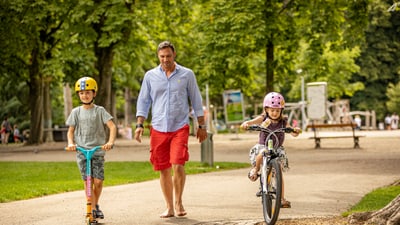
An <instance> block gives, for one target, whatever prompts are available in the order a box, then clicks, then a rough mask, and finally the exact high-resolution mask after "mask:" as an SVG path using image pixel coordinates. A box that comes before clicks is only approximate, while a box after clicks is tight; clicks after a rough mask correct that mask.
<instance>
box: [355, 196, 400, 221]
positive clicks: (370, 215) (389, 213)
mask: <svg viewBox="0 0 400 225" xmlns="http://www.w3.org/2000/svg"><path fill="white" fill-rule="evenodd" d="M349 223H350V224H360V223H363V224H365V225H370V224H371V225H372V224H374V225H400V195H398V196H397V197H396V198H395V199H393V201H391V202H390V203H389V204H387V205H386V206H385V207H383V208H382V209H380V210H378V211H375V212H364V213H355V214H352V215H351V216H350V217H349Z"/></svg>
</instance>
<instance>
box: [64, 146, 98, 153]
mask: <svg viewBox="0 0 400 225" xmlns="http://www.w3.org/2000/svg"><path fill="white" fill-rule="evenodd" d="M95 148H97V149H101V150H104V149H105V147H104V145H99V146H96V147H94V148H92V149H95ZM76 149H77V150H80V151H82V150H84V151H85V150H86V151H88V150H92V149H85V148H82V147H79V146H76ZM64 150H65V151H71V152H72V151H74V150H70V149H69V148H68V147H65V148H64Z"/></svg>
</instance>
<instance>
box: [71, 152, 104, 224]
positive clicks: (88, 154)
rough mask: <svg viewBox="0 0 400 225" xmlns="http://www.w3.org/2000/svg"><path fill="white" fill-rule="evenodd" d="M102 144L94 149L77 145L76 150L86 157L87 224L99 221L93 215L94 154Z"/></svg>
mask: <svg viewBox="0 0 400 225" xmlns="http://www.w3.org/2000/svg"><path fill="white" fill-rule="evenodd" d="M102 148H103V147H102V146H96V147H94V148H92V149H85V148H82V147H79V146H76V150H77V151H80V152H82V154H83V155H84V156H85V158H86V181H85V182H86V190H85V192H86V221H85V222H86V224H87V225H92V224H96V223H97V221H96V219H95V218H94V215H93V209H92V164H91V162H92V156H93V154H94V153H95V152H96V151H97V150H99V149H102Z"/></svg>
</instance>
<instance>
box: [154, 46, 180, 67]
mask: <svg viewBox="0 0 400 225" xmlns="http://www.w3.org/2000/svg"><path fill="white" fill-rule="evenodd" d="M175 55H176V53H175V52H173V51H172V49H171V48H163V49H160V50H159V51H158V59H159V60H160V63H161V66H162V67H163V68H164V69H171V68H173V67H174V61H175Z"/></svg>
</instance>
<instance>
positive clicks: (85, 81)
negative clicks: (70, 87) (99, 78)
mask: <svg viewBox="0 0 400 225" xmlns="http://www.w3.org/2000/svg"><path fill="white" fill-rule="evenodd" d="M90 90H93V91H95V92H97V82H96V80H95V79H93V78H91V77H82V78H80V79H79V80H78V81H77V82H76V83H75V92H78V91H90Z"/></svg>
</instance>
